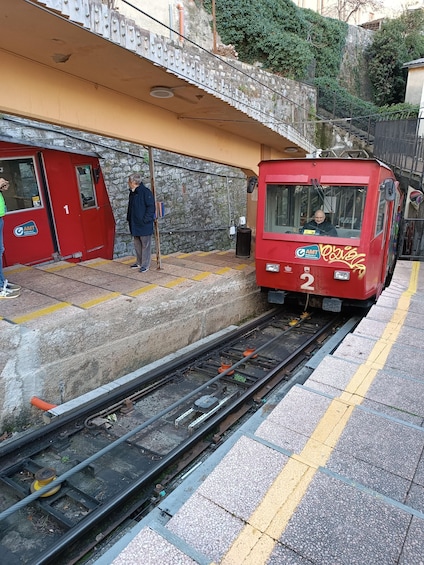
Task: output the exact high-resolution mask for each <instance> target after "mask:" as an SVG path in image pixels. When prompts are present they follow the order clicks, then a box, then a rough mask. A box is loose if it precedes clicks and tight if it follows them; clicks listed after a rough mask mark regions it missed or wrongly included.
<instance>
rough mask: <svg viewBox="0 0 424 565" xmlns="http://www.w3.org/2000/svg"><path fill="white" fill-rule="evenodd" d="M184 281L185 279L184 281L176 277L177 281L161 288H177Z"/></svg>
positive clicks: (182, 278)
mask: <svg viewBox="0 0 424 565" xmlns="http://www.w3.org/2000/svg"><path fill="white" fill-rule="evenodd" d="M186 280H187V279H185V278H184V277H178V279H175V280H174V281H171V282H169V283H166V284H164V285H163V286H165V287H166V288H172V287H174V286H178V285H179V284H181V283H183V282H185V281H186Z"/></svg>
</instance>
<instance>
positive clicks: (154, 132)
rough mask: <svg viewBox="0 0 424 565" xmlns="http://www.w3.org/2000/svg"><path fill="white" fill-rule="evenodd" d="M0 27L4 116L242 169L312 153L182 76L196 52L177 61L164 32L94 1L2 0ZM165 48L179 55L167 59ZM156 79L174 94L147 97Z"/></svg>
mask: <svg viewBox="0 0 424 565" xmlns="http://www.w3.org/2000/svg"><path fill="white" fill-rule="evenodd" d="M64 7H67V8H68V9H69V10H70V12H69V13H68V14H66V13H65V11H64V10H65V8H64ZM75 13H76V14H77V17H76V16H75ZM0 25H1V30H2V31H1V34H0V65H1V70H2V72H1V75H2V88H1V89H0V111H3V112H4V113H9V114H14V115H19V116H24V117H28V118H31V119H35V120H40V121H46V122H50V123H54V124H58V125H63V126H65V127H72V128H75V129H80V130H83V131H90V132H93V133H97V134H100V135H105V136H109V137H114V138H120V139H123V140H128V141H131V142H134V143H139V144H143V145H149V146H152V147H157V148H160V149H165V150H168V151H172V152H175V153H181V154H185V155H189V156H192V157H198V158H201V159H206V160H210V161H214V162H219V163H224V164H227V165H231V166H235V167H239V168H241V169H243V170H244V171H245V172H246V173H247V174H251V173H252V172H253V173H255V172H256V170H257V168H256V167H257V164H258V162H259V161H260V160H261V159H263V158H267V159H269V158H281V157H285V156H286V157H293V156H299V157H303V156H304V155H305V154H306V153H308V152H311V151H313V150H314V146H313V145H312V143H310V142H309V141H308V140H307V139H306V138H305V137H303V136H302V135H301V134H299V133H298V131H296V130H295V129H294V128H293V127H292V126H291V125H290V124H289V123H288V121H287V120H284V121H283V120H281V121H280V122H278V119H277V120H276V119H275V117H273V116H267V115H266V113H263V115H260V110H259V111H258V109H257V108H253V109H252V108H250V109H249V110H248V111H244V110H243V109H241V108H243V104H241V103H240V102H239V101H233V100H232V98H231V97H227V100H226V98H225V95H224V94H222V93H221V92H218V91H214V89H212V88H210V87H209V86H203V85H202V84H201V82H199V80H197V79H196V78H193V79H187V73H186V71H184V72H179V71H178V68H180V69H183V70H184V66H187V64H188V62H190V63H191V64H193V58H192V59H190V60H187V59H186V60H185V59H184V49H181V48H180V46H178V45H177V47H176V48H172V49H171V46H170V45H168V44H167V43H166V42H167V41H168V40H166V39H165V38H162V37H161V36H154V34H151V33H149V32H148V31H145V30H140V29H139V28H137V26H136V25H135V24H134V22H132V21H131V20H128V19H124V18H123V17H122V16H120V15H119V14H118V13H116V12H115V13H114V12H112V11H110V10H109V9H108V8H107V7H106V6H105V5H104V4H102V3H101V2H98V1H96V0H93V1H91V0H90V1H87V0H68V1H66V2H65V1H63V2H62V1H61V0H49V1H46V0H45V1H44V2H41V1H40V2H38V1H36V0H34V1H33V2H32V1H27V0H2V1H1V3H0ZM168 48H169V52H168V51H167V49H168ZM143 49H144V50H146V53H145V54H144V51H143ZM155 50H156V51H155ZM160 51H161V54H159V53H158V52H160ZM165 51H166V52H167V53H168V54H169V56H171V55H172V56H173V57H175V56H176V57H177V58H178V57H179V56H181V61H180V62H178V61H177V64H176V62H175V60H174V61H173V63H172V65H171V64H170V63H169V62H168V63H166V62H165ZM152 53H153V55H152ZM161 56H163V58H162V59H161V60H162V64H160V63H158V60H159V59H160V57H161ZM158 58H159V59H158ZM211 64H212V65H215V66H217V65H218V64H219V61H218V62H217V61H216V60H215V61H214V60H213V59H212V61H211ZM200 72H204V70H202V69H201V71H200ZM193 76H194V75H193ZM158 86H159V87H164V88H167V89H170V90H169V92H170V93H172V97H169V98H165V97H164V98H156V97H153V96H152V95H151V90H152V89H153V88H154V87H158ZM224 90H225V87H224ZM165 94H166V91H165ZM267 117H268V118H269V119H267ZM267 121H269V122H270V123H272V125H271V126H268V125H266V122H267ZM262 122H265V123H262ZM275 124H276V125H275ZM288 147H289V148H290V149H289V152H288V154H287V155H286V154H285V152H286V148H288ZM292 151H293V152H295V155H293V153H291V152H292Z"/></svg>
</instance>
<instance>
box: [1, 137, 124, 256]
mask: <svg viewBox="0 0 424 565" xmlns="http://www.w3.org/2000/svg"><path fill="white" fill-rule="evenodd" d="M0 176H3V177H4V178H6V179H7V180H9V181H10V183H11V185H10V189H9V190H8V191H7V192H5V193H4V196H5V200H6V206H7V210H8V212H7V214H6V216H5V227H4V246H5V253H4V257H3V259H4V265H5V266H10V265H14V264H17V263H22V264H36V263H42V262H48V261H52V260H53V259H65V260H71V261H77V260H79V261H81V260H86V259H92V258H95V257H103V258H105V259H112V257H113V246H114V239H115V220H114V218H113V214H112V208H111V205H110V202H109V198H108V195H107V191H106V186H105V183H104V179H103V176H102V173H101V169H100V166H99V161H98V159H97V158H96V157H92V156H85V155H77V154H73V153H66V152H62V151H55V150H51V149H44V150H40V149H37V148H31V147H26V146H22V145H15V144H9V143H0Z"/></svg>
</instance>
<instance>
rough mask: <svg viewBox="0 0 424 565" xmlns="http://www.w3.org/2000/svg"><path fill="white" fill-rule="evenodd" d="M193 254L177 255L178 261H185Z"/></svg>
mask: <svg viewBox="0 0 424 565" xmlns="http://www.w3.org/2000/svg"><path fill="white" fill-rule="evenodd" d="M190 255H192V254H191V253H181V255H177V259H184V258H185V257H190Z"/></svg>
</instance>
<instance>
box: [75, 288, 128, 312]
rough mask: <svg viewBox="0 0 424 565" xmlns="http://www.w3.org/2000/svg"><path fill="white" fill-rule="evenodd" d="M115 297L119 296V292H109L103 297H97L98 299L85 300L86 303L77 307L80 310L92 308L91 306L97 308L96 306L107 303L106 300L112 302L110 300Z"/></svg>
mask: <svg viewBox="0 0 424 565" xmlns="http://www.w3.org/2000/svg"><path fill="white" fill-rule="evenodd" d="M117 296H121V294H120V293H119V292H110V293H109V294H105V295H104V296H99V297H98V298H93V299H92V300H87V302H82V303H81V304H79V306H80V308H84V309H88V308H92V307H93V306H97V304H101V303H102V302H107V301H108V300H112V298H116V297H117Z"/></svg>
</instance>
